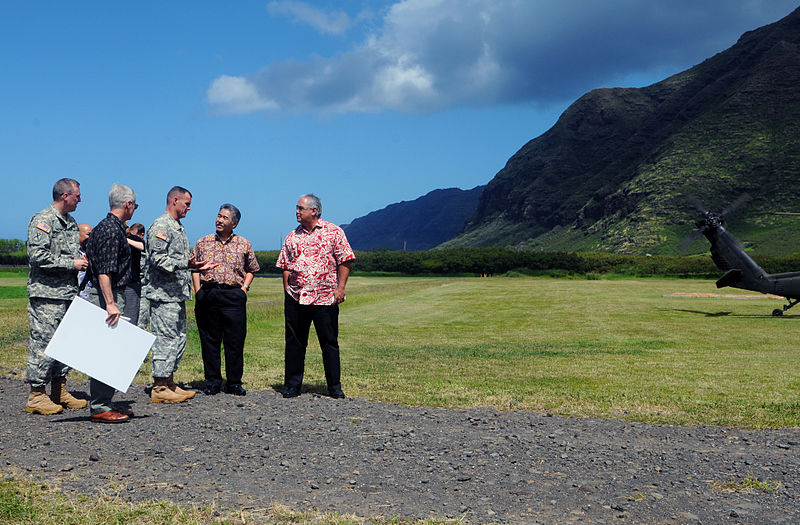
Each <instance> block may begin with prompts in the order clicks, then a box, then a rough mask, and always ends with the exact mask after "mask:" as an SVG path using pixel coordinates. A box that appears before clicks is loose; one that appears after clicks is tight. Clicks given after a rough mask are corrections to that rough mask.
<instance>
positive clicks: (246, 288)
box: [244, 284, 250, 292]
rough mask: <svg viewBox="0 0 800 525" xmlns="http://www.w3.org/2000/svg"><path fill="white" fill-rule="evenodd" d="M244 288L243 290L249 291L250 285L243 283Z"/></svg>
mask: <svg viewBox="0 0 800 525" xmlns="http://www.w3.org/2000/svg"><path fill="white" fill-rule="evenodd" d="M244 289H245V290H247V291H248V292H249V291H250V285H249V284H245V285H244Z"/></svg>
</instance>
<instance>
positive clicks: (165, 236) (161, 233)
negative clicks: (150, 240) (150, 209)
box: [156, 231, 169, 241]
mask: <svg viewBox="0 0 800 525" xmlns="http://www.w3.org/2000/svg"><path fill="white" fill-rule="evenodd" d="M156 237H158V238H159V239H161V240H162V241H166V240H167V239H168V238H169V236H168V235H167V234H166V233H164V232H158V231H157V232H156Z"/></svg>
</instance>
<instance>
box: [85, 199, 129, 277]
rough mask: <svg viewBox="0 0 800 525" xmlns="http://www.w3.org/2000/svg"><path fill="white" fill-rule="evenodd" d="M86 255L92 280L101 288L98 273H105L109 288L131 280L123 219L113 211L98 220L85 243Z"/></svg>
mask: <svg viewBox="0 0 800 525" xmlns="http://www.w3.org/2000/svg"><path fill="white" fill-rule="evenodd" d="M86 256H87V257H89V266H91V269H92V284H93V286H94V287H95V288H96V289H97V290H98V291H100V285H99V284H98V279H97V277H98V276H99V275H108V276H109V278H110V279H111V288H119V287H121V286H125V285H127V284H129V283H130V282H131V280H132V272H131V247H130V245H129V244H128V238H127V237H126V236H125V223H123V222H122V221H121V220H120V219H119V217H117V216H116V215H114V214H113V213H109V214H108V215H106V218H105V219H103V220H102V221H100V222H99V223H97V226H95V227H94V228H93V229H92V234H91V235H90V236H89V240H88V242H87V243H86Z"/></svg>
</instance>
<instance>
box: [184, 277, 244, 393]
mask: <svg viewBox="0 0 800 525" xmlns="http://www.w3.org/2000/svg"><path fill="white" fill-rule="evenodd" d="M194 300H195V303H194V316H195V319H196V320H197V331H198V332H199V335H200V347H201V348H202V351H203V372H204V373H205V377H206V385H211V384H213V385H220V384H221V383H222V372H221V369H220V366H221V360H220V348H221V346H224V347H225V375H226V376H227V379H228V385H241V384H242V371H243V370H244V340H245V337H247V294H246V293H245V292H244V290H242V289H241V288H214V287H210V286H207V285H203V286H202V287H201V288H200V290H198V292H197V294H195V298H194Z"/></svg>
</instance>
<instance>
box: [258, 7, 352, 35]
mask: <svg viewBox="0 0 800 525" xmlns="http://www.w3.org/2000/svg"><path fill="white" fill-rule="evenodd" d="M267 11H268V12H269V13H270V14H271V15H289V16H291V17H292V18H294V20H296V21H297V22H301V23H304V24H308V25H310V26H311V27H313V28H314V29H316V30H318V31H321V32H323V33H329V34H332V35H341V34H343V33H345V32H347V30H348V29H350V27H351V26H352V25H353V22H352V21H351V20H350V17H349V16H347V13H345V12H344V11H337V12H335V13H326V12H324V11H322V10H321V9H317V8H316V7H313V6H311V5H309V4H307V3H305V2H297V1H295V0H276V1H273V2H269V3H268V4H267Z"/></svg>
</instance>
